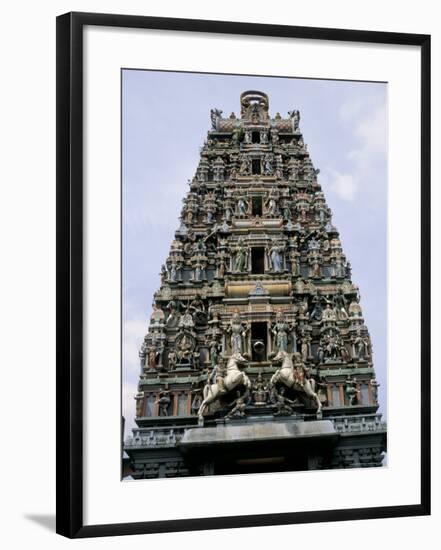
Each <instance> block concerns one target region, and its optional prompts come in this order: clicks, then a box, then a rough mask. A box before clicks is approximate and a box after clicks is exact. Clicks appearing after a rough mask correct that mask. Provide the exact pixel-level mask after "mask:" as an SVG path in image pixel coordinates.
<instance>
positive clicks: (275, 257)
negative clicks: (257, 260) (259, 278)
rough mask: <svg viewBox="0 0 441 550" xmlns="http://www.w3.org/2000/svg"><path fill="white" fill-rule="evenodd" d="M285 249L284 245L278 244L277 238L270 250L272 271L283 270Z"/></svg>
mask: <svg viewBox="0 0 441 550" xmlns="http://www.w3.org/2000/svg"><path fill="white" fill-rule="evenodd" d="M283 250H284V247H283V246H281V245H280V244H278V243H277V241H276V240H274V241H273V242H272V245H271V247H270V249H269V250H268V256H269V260H270V264H271V269H272V271H276V272H278V271H283V256H282V254H283Z"/></svg>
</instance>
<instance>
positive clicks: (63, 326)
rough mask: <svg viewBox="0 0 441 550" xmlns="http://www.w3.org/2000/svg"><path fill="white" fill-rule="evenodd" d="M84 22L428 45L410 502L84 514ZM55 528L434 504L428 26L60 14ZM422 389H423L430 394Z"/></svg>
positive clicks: (426, 508)
mask: <svg viewBox="0 0 441 550" xmlns="http://www.w3.org/2000/svg"><path fill="white" fill-rule="evenodd" d="M86 25H96V26H105V27H108V26H112V27H130V28H140V29H156V30H164V31H169V30H174V31H191V32H201V33H222V34H231V35H257V36H268V37H285V38H293V39H294V38H297V39H299V38H302V39H315V40H337V41H346V42H364V43H377V44H395V45H413V46H419V47H420V48H421V281H422V283H421V365H420V369H421V397H422V398H421V495H420V502H418V503H415V504H412V505H402V506H386V507H375V508H357V509H340V510H322V511H312V512H293V513H272V514H271V513H268V514H261V515H241V516H225V517H215V518H210V517H206V518H195V519H176V520H169V521H146V522H136V523H118V524H106V525H87V526H85V525H84V524H83V239H84V237H85V235H84V233H83V101H82V97H83V29H84V27H85V26H86ZM56 40H57V42H56V47H57V57H56V68H57V81H56V86H57V90H56V91H57V112H56V115H57V127H56V131H57V151H56V158H57V170H56V177H57V202H56V207H57V218H56V220H57V221H56V224H57V264H56V265H57V292H56V299H57V308H56V312H57V329H56V340H57V380H56V389H57V400H56V406H57V422H56V434H57V446H56V460H57V474H56V481H57V489H56V500H57V509H56V514H57V520H56V531H57V533H59V534H61V535H64V536H67V537H70V538H81V537H99V536H110V535H112V536H114V535H128V534H142V533H160V532H172V531H188V530H205V529H226V528H233V527H234V528H235V527H254V526H265V525H283V524H295V523H309V522H329V521H342V520H360V519H373V518H389V517H403V516H418V515H428V514H430V35H423V34H405V33H391V32H374V31H362V30H343V29H330V28H313V27H296V26H285V25H265V24H254V23H252V24H251V23H238V22H225V21H204V20H196V19H173V18H159V17H143V16H133V15H111V14H98V13H67V14H64V15H61V16H59V17H57V39H56ZM423 396H424V399H423Z"/></svg>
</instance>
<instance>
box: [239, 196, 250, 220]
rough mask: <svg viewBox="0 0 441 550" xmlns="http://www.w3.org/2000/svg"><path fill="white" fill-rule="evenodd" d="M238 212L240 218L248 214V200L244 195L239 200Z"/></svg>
mask: <svg viewBox="0 0 441 550" xmlns="http://www.w3.org/2000/svg"><path fill="white" fill-rule="evenodd" d="M237 214H238V216H239V218H242V217H246V216H248V202H247V201H246V200H245V199H244V198H243V197H239V200H238V201H237Z"/></svg>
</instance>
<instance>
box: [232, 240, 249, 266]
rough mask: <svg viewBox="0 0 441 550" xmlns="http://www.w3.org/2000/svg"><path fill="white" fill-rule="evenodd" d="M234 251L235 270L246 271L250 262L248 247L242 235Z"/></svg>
mask: <svg viewBox="0 0 441 550" xmlns="http://www.w3.org/2000/svg"><path fill="white" fill-rule="evenodd" d="M234 253H235V256H234V265H233V270H234V271H236V272H237V273H243V272H245V271H246V270H247V264H248V247H247V246H246V244H245V242H244V240H243V238H242V237H240V238H239V240H238V243H237V246H236V248H235V249H234Z"/></svg>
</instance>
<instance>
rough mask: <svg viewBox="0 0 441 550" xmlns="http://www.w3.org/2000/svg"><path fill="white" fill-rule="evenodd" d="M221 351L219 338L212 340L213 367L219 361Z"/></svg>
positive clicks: (211, 361)
mask: <svg viewBox="0 0 441 550" xmlns="http://www.w3.org/2000/svg"><path fill="white" fill-rule="evenodd" d="M220 351H221V346H220V344H219V342H218V341H217V340H212V341H211V342H210V363H211V366H212V368H214V367H215V366H216V365H217V364H218V361H219V353H220Z"/></svg>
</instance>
